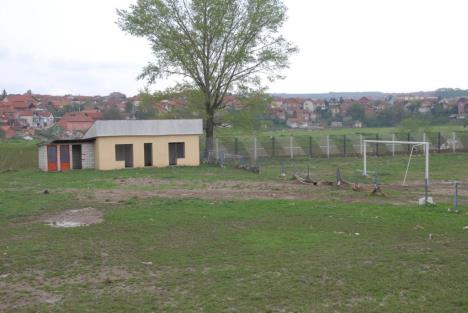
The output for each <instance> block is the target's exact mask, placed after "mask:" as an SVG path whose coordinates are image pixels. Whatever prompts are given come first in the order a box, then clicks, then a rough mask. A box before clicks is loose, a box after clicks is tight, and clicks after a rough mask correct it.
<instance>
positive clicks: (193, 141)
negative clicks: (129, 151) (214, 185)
mask: <svg viewBox="0 0 468 313" xmlns="http://www.w3.org/2000/svg"><path fill="white" fill-rule="evenodd" d="M199 141H200V139H199V136H198V135H184V136H131V137H130V136H129V137H99V138H96V169H98V170H113V169H122V168H125V162H124V161H116V160H115V145H117V144H133V167H145V163H144V162H145V153H144V152H145V150H144V144H145V143H152V144H153V166H154V167H164V166H169V143H170V142H185V158H183V159H177V165H182V166H198V165H200V142H199Z"/></svg>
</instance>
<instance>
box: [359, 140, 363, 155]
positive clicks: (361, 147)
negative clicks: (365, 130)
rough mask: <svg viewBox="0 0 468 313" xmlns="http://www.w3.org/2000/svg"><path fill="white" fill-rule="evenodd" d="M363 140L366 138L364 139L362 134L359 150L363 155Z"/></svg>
mask: <svg viewBox="0 0 468 313" xmlns="http://www.w3.org/2000/svg"><path fill="white" fill-rule="evenodd" d="M363 141H364V139H363V137H362V135H359V152H361V155H363V153H364V152H363V146H362V144H363Z"/></svg>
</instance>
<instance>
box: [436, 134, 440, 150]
mask: <svg viewBox="0 0 468 313" xmlns="http://www.w3.org/2000/svg"><path fill="white" fill-rule="evenodd" d="M437 152H438V153H440V132H439V133H438V134H437Z"/></svg>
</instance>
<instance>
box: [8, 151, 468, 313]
mask: <svg viewBox="0 0 468 313" xmlns="http://www.w3.org/2000/svg"><path fill="white" fill-rule="evenodd" d="M15 149H16V150H15ZM5 151H9V152H8V153H9V154H8V155H9V157H8V160H9V161H8V164H9V165H8V166H4V167H3V169H2V170H1V172H0V311H1V312H465V311H467V310H468V300H467V297H466V290H467V286H468V285H467V281H468V271H466V264H467V262H468V230H464V229H463V228H464V227H465V226H468V214H467V213H468V185H467V184H465V185H462V186H461V189H460V195H461V198H460V204H461V212H460V213H459V214H453V213H449V212H448V211H447V208H449V207H451V200H452V198H451V193H452V189H451V188H452V187H451V185H449V184H444V183H443V180H452V179H458V180H462V181H468V170H466V164H467V162H468V154H441V155H433V156H432V157H431V178H432V183H433V184H431V195H433V196H434V198H435V200H436V202H437V205H436V206H430V207H419V206H417V205H416V200H417V199H418V198H419V197H421V196H422V187H421V181H422V177H423V162H422V158H421V157H416V158H415V159H414V160H413V166H412V167H411V170H410V176H409V181H410V186H411V187H404V188H403V187H399V186H398V184H399V183H401V180H402V175H403V172H404V167H405V165H406V161H407V157H405V156H401V157H396V158H395V159H393V158H391V157H385V158H370V160H369V162H370V165H369V169H370V170H373V169H375V170H377V171H378V172H379V176H380V179H381V180H382V182H383V185H382V188H383V190H384V192H385V193H386V197H371V196H369V192H368V191H361V192H354V191H352V190H351V189H350V188H349V186H348V187H342V188H338V187H330V186H309V185H301V184H298V183H296V182H295V181H293V180H291V179H290V178H291V176H292V174H293V173H295V172H302V173H303V172H305V171H306V168H307V165H309V168H310V172H311V175H312V177H314V178H316V179H317V180H330V181H333V180H334V177H335V171H336V168H337V167H339V168H340V169H341V171H342V174H343V178H344V179H346V180H347V181H349V182H353V183H361V184H363V185H368V184H370V183H371V182H372V179H370V178H368V179H366V178H363V177H362V176H361V175H360V173H359V169H360V168H361V167H362V165H361V160H360V159H359V158H334V159H332V160H326V159H312V160H309V159H300V160H299V159H298V160H294V162H291V161H287V162H286V163H285V165H286V172H287V176H286V177H284V178H283V177H280V176H279V170H280V168H279V161H278V160H265V161H262V162H261V163H260V165H261V173H260V175H258V174H254V173H250V172H247V171H243V170H239V169H235V168H232V167H226V168H220V167H215V166H211V165H203V166H200V167H195V168H164V169H135V170H119V171H108V172H98V171H75V172H67V173H42V172H39V171H38V170H36V169H35V164H34V163H33V161H31V160H32V159H35V147H34V145H32V144H25V143H20V142H12V143H8V144H4V143H2V144H0V152H1V155H2V156H5V155H6V153H5ZM19 155H21V157H15V156H19ZM25 156H29V158H30V161H29V162H26V161H24V160H25V159H26V158H27V157H25ZM6 159H7V158H4V160H6ZM4 164H7V161H5V163H4ZM44 190H47V191H48V193H47V194H45V193H44ZM88 207H92V208H95V209H97V210H98V211H100V212H102V213H103V222H102V223H99V224H94V225H90V226H86V227H78V228H54V227H51V226H49V225H46V222H45V221H46V220H47V219H49V218H50V217H53V216H56V215H57V214H61V213H63V212H66V211H68V210H73V209H82V208H88Z"/></svg>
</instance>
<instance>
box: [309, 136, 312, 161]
mask: <svg viewBox="0 0 468 313" xmlns="http://www.w3.org/2000/svg"><path fill="white" fill-rule="evenodd" d="M309 157H310V158H311V157H312V136H309Z"/></svg>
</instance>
